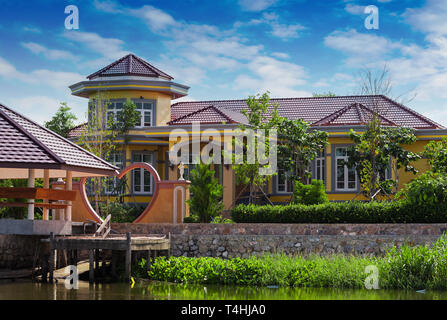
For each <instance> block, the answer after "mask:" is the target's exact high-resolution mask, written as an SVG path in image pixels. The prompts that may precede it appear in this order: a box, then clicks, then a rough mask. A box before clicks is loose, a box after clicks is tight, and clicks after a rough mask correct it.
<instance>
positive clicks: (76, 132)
mask: <svg viewBox="0 0 447 320" xmlns="http://www.w3.org/2000/svg"><path fill="white" fill-rule="evenodd" d="M86 131H87V122H86V123H82V124H80V125H77V126H76V127H74V128H72V129H71V130H70V131H69V132H68V138H69V139H71V138H78V137H80V136H81V135H82V133H84V132H86Z"/></svg>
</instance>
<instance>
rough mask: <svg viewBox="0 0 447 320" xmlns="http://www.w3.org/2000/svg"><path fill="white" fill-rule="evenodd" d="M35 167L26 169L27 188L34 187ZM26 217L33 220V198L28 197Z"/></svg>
mask: <svg viewBox="0 0 447 320" xmlns="http://www.w3.org/2000/svg"><path fill="white" fill-rule="evenodd" d="M35 177H36V170H35V169H28V188H34V180H35ZM28 219H29V220H34V199H28Z"/></svg>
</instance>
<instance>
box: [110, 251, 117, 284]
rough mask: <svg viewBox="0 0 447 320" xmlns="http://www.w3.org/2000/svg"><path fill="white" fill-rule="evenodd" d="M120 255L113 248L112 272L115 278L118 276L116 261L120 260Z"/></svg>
mask: <svg viewBox="0 0 447 320" xmlns="http://www.w3.org/2000/svg"><path fill="white" fill-rule="evenodd" d="M118 258H119V256H118V255H117V252H116V251H115V250H112V261H111V262H110V264H111V269H112V270H111V273H112V277H113V278H115V277H116V263H117V260H118Z"/></svg>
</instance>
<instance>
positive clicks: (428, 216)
mask: <svg viewBox="0 0 447 320" xmlns="http://www.w3.org/2000/svg"><path fill="white" fill-rule="evenodd" d="M231 217H232V219H233V221H234V222H237V223H444V222H447V203H437V204H436V205H428V204H427V205H414V204H411V203H409V202H407V201H402V200H401V201H390V202H361V201H351V202H331V203H325V204H318V205H301V204H298V205H285V206H283V205H274V206H272V205H265V206H256V205H242V204H241V205H238V206H237V207H235V208H233V209H232V211H231Z"/></svg>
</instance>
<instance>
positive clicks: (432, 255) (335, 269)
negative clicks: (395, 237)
mask: <svg viewBox="0 0 447 320" xmlns="http://www.w3.org/2000/svg"><path fill="white" fill-rule="evenodd" d="M145 265H146V261H145V260H144V259H143V260H142V261H141V263H140V265H139V268H137V269H136V270H135V271H134V272H135V273H134V275H135V276H137V277H143V278H149V279H152V280H160V281H169V282H176V283H192V284H221V285H249V286H269V285H276V286H296V287H313V288H364V287H365V279H366V277H367V276H368V275H369V274H367V273H366V272H365V268H366V267H367V266H369V265H374V266H376V267H377V269H378V271H379V287H380V288H388V289H415V290H418V289H447V237H446V236H445V235H443V236H442V237H441V238H440V239H439V240H438V241H437V242H435V243H434V244H433V245H432V246H431V247H428V246H416V247H411V246H408V245H405V246H402V247H401V248H395V247H393V248H391V249H390V250H389V251H388V252H387V254H386V255H385V256H383V257H359V256H352V255H351V256H346V255H332V256H325V257H323V256H317V255H313V256H309V257H299V256H288V255H285V254H272V255H264V256H261V257H255V256H252V257H249V258H245V259H241V258H234V259H221V258H212V257H201V258H187V257H171V258H168V259H167V258H165V257H158V258H156V259H155V261H154V262H153V263H152V264H151V266H150V271H149V272H148V273H146V271H145V270H146V266H145Z"/></svg>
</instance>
